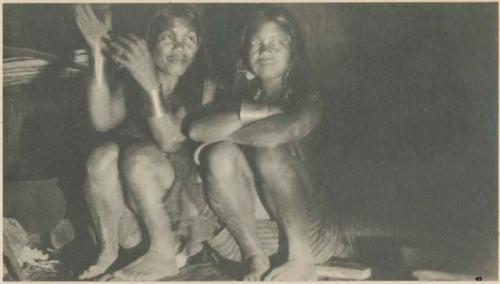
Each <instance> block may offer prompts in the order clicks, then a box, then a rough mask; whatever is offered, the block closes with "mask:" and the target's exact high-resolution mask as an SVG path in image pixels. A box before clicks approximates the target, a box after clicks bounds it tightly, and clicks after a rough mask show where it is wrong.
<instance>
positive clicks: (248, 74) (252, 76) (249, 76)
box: [245, 70, 255, 81]
mask: <svg viewBox="0 0 500 284" xmlns="http://www.w3.org/2000/svg"><path fill="white" fill-rule="evenodd" d="M245 78H246V79H247V80H248V81H251V80H253V79H255V74H254V73H252V72H251V71H248V70H247V71H245Z"/></svg>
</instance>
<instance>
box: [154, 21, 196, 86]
mask: <svg viewBox="0 0 500 284" xmlns="http://www.w3.org/2000/svg"><path fill="white" fill-rule="evenodd" d="M198 48H199V39H198V35H197V34H196V31H195V30H194V29H193V27H192V25H190V24H189V23H188V21H187V20H186V19H184V18H179V17H175V18H173V19H172V20H171V21H170V23H169V24H168V25H167V27H166V28H165V30H164V31H162V32H160V33H159V34H158V37H157V38H156V41H155V44H154V45H153V49H152V55H153V60H154V62H155V64H156V67H157V68H158V69H159V70H160V71H161V72H162V73H164V74H167V75H170V76H177V77H180V76H182V75H184V73H185V72H186V70H187V69H188V67H189V65H191V63H192V62H193V58H194V56H195V55H196V52H197V51H198Z"/></svg>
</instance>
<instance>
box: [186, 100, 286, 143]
mask: <svg viewBox="0 0 500 284" xmlns="http://www.w3.org/2000/svg"><path fill="white" fill-rule="evenodd" d="M240 109H241V110H240V112H238V111H237V110H235V109H228V108H227V107H226V108H225V107H223V106H221V105H220V104H215V103H212V104H209V105H207V106H206V107H205V108H203V109H201V110H200V111H198V113H196V114H194V115H193V117H192V118H191V120H192V121H193V122H192V123H191V125H190V127H189V134H188V135H189V137H190V138H191V139H193V140H195V141H201V142H214V141H219V140H224V139H226V138H227V137H228V136H230V135H231V134H233V133H234V132H236V131H238V130H239V129H241V128H242V127H244V126H245V125H247V124H249V123H252V122H254V121H257V120H260V119H263V118H266V117H270V116H273V115H275V114H279V113H282V111H281V109H280V108H278V107H276V106H268V105H264V104H255V103H250V102H247V101H243V102H242V103H241V106H240Z"/></svg>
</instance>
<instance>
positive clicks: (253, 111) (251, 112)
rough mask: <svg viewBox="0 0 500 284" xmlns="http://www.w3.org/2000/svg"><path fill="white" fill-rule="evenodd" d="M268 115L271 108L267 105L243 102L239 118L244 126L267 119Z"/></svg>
mask: <svg viewBox="0 0 500 284" xmlns="http://www.w3.org/2000/svg"><path fill="white" fill-rule="evenodd" d="M268 114H269V107H268V106H267V105H255V104H252V103H249V102H247V101H245V100H243V101H242V102H241V106H240V113H239V118H240V121H241V123H243V124H246V123H250V122H253V121H256V120H259V119H262V118H266V117H267V116H268Z"/></svg>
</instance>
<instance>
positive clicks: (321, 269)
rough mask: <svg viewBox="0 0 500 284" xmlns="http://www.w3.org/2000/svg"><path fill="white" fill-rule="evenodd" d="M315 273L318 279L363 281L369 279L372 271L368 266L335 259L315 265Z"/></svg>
mask: <svg viewBox="0 0 500 284" xmlns="http://www.w3.org/2000/svg"><path fill="white" fill-rule="evenodd" d="M316 272H317V273H318V275H319V277H320V278H327V279H330V278H333V279H345V280H365V279H368V278H370V277H371V274H372V270H371V268H370V267H368V266H364V265H362V264H359V263H355V262H350V261H344V260H337V259H335V260H330V261H327V262H326V263H324V264H321V265H316Z"/></svg>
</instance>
